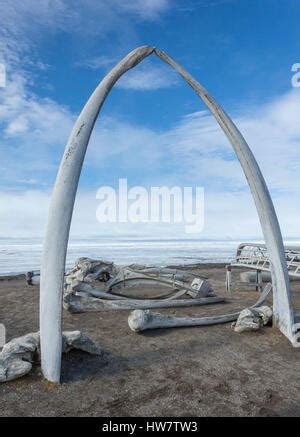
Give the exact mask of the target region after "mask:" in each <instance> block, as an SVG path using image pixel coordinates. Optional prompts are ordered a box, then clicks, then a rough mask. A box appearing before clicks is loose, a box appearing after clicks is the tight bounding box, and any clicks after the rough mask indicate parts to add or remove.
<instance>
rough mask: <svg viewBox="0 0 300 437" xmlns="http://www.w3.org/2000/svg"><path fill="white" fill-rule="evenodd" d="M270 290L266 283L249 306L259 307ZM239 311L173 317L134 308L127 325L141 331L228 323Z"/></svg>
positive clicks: (235, 317)
mask: <svg viewBox="0 0 300 437" xmlns="http://www.w3.org/2000/svg"><path fill="white" fill-rule="evenodd" d="M271 290H272V285H271V284H267V285H266V287H265V289H264V291H263V292H262V294H261V295H260V297H259V299H258V300H257V302H256V303H255V304H254V305H252V306H251V307H250V308H257V307H259V306H260V305H261V304H262V303H263V302H264V301H265V300H266V299H267V297H268V295H269V293H270V291H271ZM240 313H241V311H238V312H235V313H230V314H224V315H220V316H210V317H175V316H168V315H165V314H160V313H154V312H152V311H149V310H146V311H142V310H135V311H132V312H131V313H130V314H129V317H128V325H129V327H130V329H131V330H132V331H134V332H141V331H145V330H147V329H157V328H177V327H180V326H207V325H217V324H220V323H228V322H233V321H235V320H237V318H238V317H239V315H240Z"/></svg>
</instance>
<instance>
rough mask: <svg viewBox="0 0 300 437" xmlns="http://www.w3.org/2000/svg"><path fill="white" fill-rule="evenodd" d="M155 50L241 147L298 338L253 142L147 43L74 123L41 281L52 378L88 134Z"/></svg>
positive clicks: (44, 360)
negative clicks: (118, 87)
mask: <svg viewBox="0 0 300 437" xmlns="http://www.w3.org/2000/svg"><path fill="white" fill-rule="evenodd" d="M152 53H154V54H156V55H157V56H158V57H159V58H160V59H162V60H163V61H165V62H166V63H167V64H169V65H170V66H172V67H173V68H174V69H175V70H176V71H177V72H178V73H179V74H180V75H181V76H182V77H183V79H184V80H185V81H186V82H187V83H188V84H189V85H190V86H191V87H192V88H193V90H194V91H195V92H196V94H197V95H198V96H199V97H200V98H201V99H202V101H203V102H204V103H205V104H206V106H207V107H208V109H209V110H210V112H211V113H212V114H213V115H214V117H215V119H216V120H217V122H218V123H219V125H220V127H221V128H222V130H223V131H224V133H225V135H226V137H227V138H228V140H229V141H230V143H231V145H232V147H233V149H234V150H235V152H236V155H237V157H238V159H239V161H240V163H241V166H242V168H243V171H244V173H245V176H246V178H247V181H248V184H249V187H250V190H251V192H252V196H253V198H254V201H255V205H256V209H257V212H258V215H259V219H260V222H261V226H262V231H263V234H264V238H265V242H266V245H267V249H268V254H269V258H270V265H271V275H272V284H273V314H274V322H275V324H276V325H277V326H278V327H279V329H280V330H281V331H282V332H283V333H284V334H285V335H286V336H287V337H288V338H289V339H290V341H291V342H292V343H294V342H295V331H294V329H295V328H294V327H295V325H294V313H293V309H292V305H291V295H290V286H289V278H288V272H287V266H286V261H285V256H284V248H283V241H282V236H281V231H280V227H279V223H278V220H277V216H276V213H275V210H274V206H273V203H272V200H271V197H270V194H269V191H268V188H267V186H266V183H265V181H264V178H263V176H262V173H261V171H260V169H259V167H258V164H257V162H256V160H255V158H254V156H253V154H252V152H251V150H250V148H249V146H248V145H247V143H246V141H245V139H244V138H243V136H242V134H241V133H240V132H239V130H238V129H237V127H236V126H235V124H234V123H233V122H232V120H231V119H230V118H229V116H228V115H227V114H226V113H225V111H224V110H223V109H222V108H221V107H220V105H219V104H218V103H217V102H216V101H215V100H214V99H213V98H212V97H211V96H210V95H209V94H208V92H207V91H206V90H205V88H203V87H202V86H201V85H200V84H199V83H198V82H197V81H196V80H195V79H194V78H193V77H192V76H191V75H190V74H189V73H188V72H187V71H186V70H184V69H183V68H182V67H181V66H180V65H179V64H177V63H176V62H175V61H174V60H173V59H172V58H170V57H169V56H168V55H167V54H166V53H164V52H162V51H161V50H159V49H157V48H154V47H150V46H142V47H138V48H136V49H135V50H133V51H131V52H130V53H129V54H128V55H127V56H125V58H123V59H122V60H121V61H120V62H119V63H118V64H117V65H116V66H115V67H114V68H113V69H112V70H111V71H110V72H109V73H108V74H107V75H106V76H105V77H104V79H103V80H102V81H101V82H100V83H99V85H98V86H97V87H96V89H95V90H94V92H93V93H92V95H91V97H90V98H89V99H88V101H87V103H86V104H85V106H84V108H83V110H82V112H81V113H80V115H79V117H78V119H77V121H76V122H75V124H74V127H73V129H72V132H71V135H70V137H69V140H68V143H67V146H66V149H65V152H64V155H63V158H62V161H61V164H60V167H59V170H58V174H57V177H56V181H55V185H54V189H53V193H52V197H51V202H50V207H49V213H48V222H47V227H46V234H45V239H44V244H43V254H42V263H41V285H40V336H41V337H40V338H41V365H42V372H43V375H44V377H45V378H46V379H47V380H49V381H52V382H59V381H60V371H61V352H62V294H63V284H64V271H65V260H66V251H67V245H68V239H69V230H70V224H71V219H72V213H73V207H74V202H75V197H76V192H77V187H78V181H79V178H80V173H81V169H82V165H83V162H84V157H85V153H86V149H87V146H88V143H89V139H90V136H91V133H92V130H93V127H94V124H95V121H96V119H97V117H98V114H99V112H100V110H101V108H102V105H103V103H104V101H105V99H106V97H107V95H108V94H109V92H110V90H111V89H112V88H113V86H114V85H115V83H116V82H117V80H118V79H119V78H120V77H121V76H122V75H123V74H124V73H125V72H126V71H128V70H129V69H131V68H133V67H135V66H136V65H137V64H139V63H140V62H141V61H142V60H143V59H145V58H146V57H148V56H149V55H151V54H152Z"/></svg>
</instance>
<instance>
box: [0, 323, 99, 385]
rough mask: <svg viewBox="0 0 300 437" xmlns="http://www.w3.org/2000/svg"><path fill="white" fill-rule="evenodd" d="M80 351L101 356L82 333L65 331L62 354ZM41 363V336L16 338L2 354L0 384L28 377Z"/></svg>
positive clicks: (7, 344)
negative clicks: (74, 350) (35, 366)
mask: <svg viewBox="0 0 300 437" xmlns="http://www.w3.org/2000/svg"><path fill="white" fill-rule="evenodd" d="M72 349H78V350H81V351H84V352H88V353H89V354H93V355H101V350H100V349H99V347H98V346H97V345H96V344H95V343H94V342H93V341H92V340H91V339H90V338H89V337H87V336H86V335H85V334H83V333H82V332H80V331H65V332H63V336H62V352H64V353H67V352H69V351H70V350H72ZM39 362H40V334H39V332H33V333H31V334H27V335H24V336H22V337H18V338H14V339H13V340H11V341H10V342H9V343H6V344H5V345H4V346H3V349H2V351H1V352H0V382H7V381H11V380H13V379H17V378H20V377H21V376H24V375H26V374H27V373H29V372H30V370H31V369H32V366H33V364H37V363H39Z"/></svg>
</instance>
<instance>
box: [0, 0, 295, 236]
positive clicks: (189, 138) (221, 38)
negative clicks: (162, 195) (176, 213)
mask: <svg viewBox="0 0 300 437" xmlns="http://www.w3.org/2000/svg"><path fill="white" fill-rule="evenodd" d="M0 9H1V13H0V62H1V63H3V64H5V66H6V71H7V85H6V87H5V88H0V156H1V161H0V162H1V163H0V167H1V172H0V225H1V228H0V236H3V237H6V236H17V237H19V236H32V235H42V234H43V230H44V225H45V218H46V212H47V206H48V202H49V196H50V194H51V190H52V187H53V183H54V180H55V175H56V171H57V168H58V165H59V161H60V159H61V156H62V153H63V150H64V147H65V144H66V141H67V138H68V135H69V133H70V130H71V128H72V124H73V122H74V120H75V119H76V116H77V115H78V114H79V112H80V110H81V108H82V107H83V105H84V103H85V102H86V100H87V98H88V97H89V95H90V94H91V92H92V91H93V90H94V88H95V86H96V85H97V83H98V82H99V80H100V79H101V78H102V77H103V76H104V75H105V73H106V72H108V71H109V69H110V68H112V67H113V66H114V64H115V63H116V62H118V61H119V60H120V59H121V58H122V57H123V56H125V55H126V54H127V53H128V52H129V51H130V50H132V49H133V48H135V47H137V46H139V45H145V44H149V45H153V46H157V47H159V48H160V49H162V50H164V51H166V52H167V53H168V54H169V55H171V56H172V57H173V58H174V59H176V60H177V61H178V62H179V63H181V64H182V65H183V66H184V67H185V68H186V69H187V70H188V71H189V72H190V73H191V74H192V75H194V76H195V77H196V78H197V79H198V80H199V81H200V83H202V84H203V85H204V86H205V87H206V88H207V89H208V91H209V92H211V94H212V95H213V96H214V97H215V98H216V99H217V101H218V102H219V103H220V104H221V105H222V106H223V107H224V108H225V109H226V110H227V112H228V113H229V114H230V115H231V116H232V117H233V119H234V120H235V122H236V123H237V125H238V126H239V128H240V130H241V131H242V133H243V134H244V136H245V137H246V140H247V141H248V143H249V145H250V147H251V148H252V150H253V151H254V153H255V155H256V157H257V160H258V162H259V165H260V166H261V168H262V171H263V173H264V175H265V178H266V180H267V183H268V185H269V187H270V189H271V192H272V195H273V198H274V203H275V206H276V209H277V211H278V216H279V218H280V222H281V224H282V230H283V234H284V237H285V238H298V237H300V232H299V216H300V214H299V213H300V207H299V189H300V172H299V167H300V166H299V164H300V154H299V145H300V143H299V141H300V123H299V105H300V88H292V86H291V78H292V74H293V73H292V72H291V67H292V65H293V64H294V63H296V62H300V50H299V49H300V28H299V16H300V3H299V2H296V1H294V0H257V1H255V0H252V1H251V0H194V1H192V0H187V1H186V0H185V1H183V0H130V1H129V0H123V1H121V0H109V1H108V0H106V1H104V0H103V1H102V0H98V1H94V0H93V1H92V0H81V1H80V0H77V1H70V0H52V1H51V2H50V1H46V0H40V1H38V0H23V1H21V0H16V1H11V0H10V1H7V0H0ZM120 177H126V178H127V179H128V183H129V185H136V184H138V185H143V186H146V187H147V186H150V185H168V186H173V185H180V186H184V185H188V186H195V185H198V186H204V188H205V192H206V198H205V199H206V209H205V214H206V219H205V223H206V225H205V228H204V231H203V233H202V234H201V235H199V237H202V238H257V237H259V236H260V235H261V234H260V227H259V223H258V219H257V215H256V212H255V208H254V205H253V202H252V199H251V196H250V194H249V190H248V187H247V184H246V181H245V178H244V176H243V174H242V171H241V169H240V166H239V163H238V162H237V160H236V158H235V156H234V154H233V152H232V149H231V147H230V145H229V144H228V142H227V140H226V139H225V138H224V135H223V134H222V132H221V131H220V129H219V127H218V126H217V124H216V122H215V121H214V120H213V119H212V117H211V116H210V115H209V113H208V112H207V111H206V108H205V107H204V105H203V104H202V102H200V101H199V99H198V97H197V96H195V95H194V94H193V92H192V91H191V89H189V87H187V85H186V84H185V83H183V82H182V81H181V79H180V78H179V77H178V76H177V75H176V74H175V73H174V72H173V71H172V70H171V69H170V68H168V67H167V66H165V65H163V64H162V63H161V61H159V60H158V59H155V57H151V58H150V59H148V60H146V61H144V62H143V63H142V64H140V65H139V66H138V67H136V68H135V69H134V70H133V71H131V72H129V73H128V74H127V75H126V76H124V77H123V78H122V79H121V80H120V82H119V83H118V84H117V86H116V87H115V88H114V89H113V91H112V92H111V94H110V95H109V98H108V99H107V101H106V103H105V105H104V108H103V111H102V112H101V116H100V118H99V120H98V122H97V125H96V128H95V131H94V133H93V136H92V139H91V143H90V146H89V149H88V153H87V157H86V162H85V166H84V169H83V173H82V177H81V181H80V189H79V193H78V199H77V204H76V211H75V214H74V223H73V227H72V232H73V234H74V235H84V234H85V233H86V234H93V235H94V234H101V233H103V232H114V231H117V232H119V233H125V234H126V233H132V232H138V233H146V234H147V233H149V234H151V235H153V234H157V235H160V234H161V232H164V233H167V234H169V233H170V235H176V236H181V235H182V229H180V228H178V227H172V226H169V227H168V228H166V227H163V228H161V227H159V226H157V227H151V226H149V227H147V226H143V227H141V228H139V227H138V228H137V227H134V229H132V228H131V227H130V226H128V227H127V228H126V226H125V227H123V228H122V227H118V228H117V229H116V227H113V226H111V227H110V228H109V227H108V228H103V227H102V228H101V227H100V225H99V224H98V223H97V222H96V220H95V210H96V207H97V200H96V199H95V194H96V190H97V188H98V187H99V186H101V185H111V186H116V185H117V183H118V179H119V178H120ZM83 223H84V226H83Z"/></svg>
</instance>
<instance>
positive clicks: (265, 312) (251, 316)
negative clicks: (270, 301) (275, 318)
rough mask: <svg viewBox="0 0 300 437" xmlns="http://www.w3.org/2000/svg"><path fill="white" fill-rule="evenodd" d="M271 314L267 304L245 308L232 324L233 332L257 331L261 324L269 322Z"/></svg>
mask: <svg viewBox="0 0 300 437" xmlns="http://www.w3.org/2000/svg"><path fill="white" fill-rule="evenodd" d="M272 314H273V312H272V310H271V308H269V307H268V306H262V307H258V308H245V309H244V310H243V311H241V313H240V315H239V317H238V319H237V321H236V323H234V324H233V328H234V330H235V332H247V331H258V330H259V329H260V328H261V327H262V326H265V325H267V324H268V323H270V321H271V319H272Z"/></svg>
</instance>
